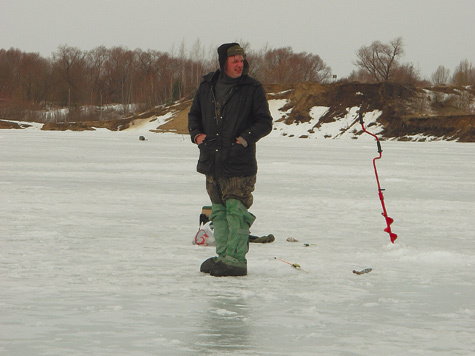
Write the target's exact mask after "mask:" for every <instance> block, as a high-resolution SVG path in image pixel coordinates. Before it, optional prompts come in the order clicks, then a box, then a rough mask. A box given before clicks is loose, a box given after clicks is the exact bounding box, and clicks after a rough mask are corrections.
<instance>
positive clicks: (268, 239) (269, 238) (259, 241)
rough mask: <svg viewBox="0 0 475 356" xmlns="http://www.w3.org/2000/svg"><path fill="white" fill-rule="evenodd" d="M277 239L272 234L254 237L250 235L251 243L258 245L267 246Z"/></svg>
mask: <svg viewBox="0 0 475 356" xmlns="http://www.w3.org/2000/svg"><path fill="white" fill-rule="evenodd" d="M274 240H275V237H274V235H272V234H269V235H266V236H253V235H249V242H252V243H257V244H266V243H270V242H274Z"/></svg>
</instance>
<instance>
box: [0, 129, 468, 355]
mask: <svg viewBox="0 0 475 356" xmlns="http://www.w3.org/2000/svg"><path fill="white" fill-rule="evenodd" d="M147 138H148V141H139V140H138V135H137V132H109V131H106V130H100V131H96V132H69V131H67V132H43V131H37V130H36V131H35V130H2V131H0V183H1V184H0V197H1V199H0V208H1V211H0V246H1V248H0V306H1V318H0V353H2V354H5V355H31V354H35V355H64V354H68V355H84V354H91V355H92V354H93V355H126V354H134V355H150V354H158V355H231V354H236V355H315V354H325V355H369V354H371V355H401V354H424V355H425V354H432V355H468V354H472V353H474V352H475V342H474V340H473V336H472V335H473V333H474V331H475V302H474V300H473V295H474V294H475V287H474V280H473V275H474V272H475V267H474V263H475V242H474V240H473V232H472V231H473V229H472V220H473V217H474V216H475V214H474V213H475V203H474V201H475V183H474V181H473V177H474V175H475V167H474V166H473V164H472V161H473V157H474V154H475V145H472V144H460V143H457V144H456V143H447V142H433V143H402V142H383V149H384V153H383V159H382V160H380V161H378V170H379V173H380V179H381V183H382V186H383V188H386V191H385V193H384V194H385V198H386V206H387V208H388V213H389V215H390V216H391V217H393V218H394V219H395V222H394V224H393V225H392V227H393V230H394V232H396V233H397V234H398V235H399V238H398V240H396V243H395V244H394V245H393V244H391V243H390V242H389V238H388V236H387V234H386V233H384V232H383V228H384V218H383V217H382V216H381V215H380V212H381V206H380V202H379V198H378V196H377V189H376V183H375V180H374V173H373V168H372V165H371V159H372V158H373V157H374V156H375V154H376V145H375V144H374V142H372V141H371V140H368V141H360V140H356V141H354V140H304V139H301V140H298V139H295V140H291V139H286V138H282V137H268V138H264V139H263V140H262V141H261V142H260V143H259V147H258V159H259V166H260V172H259V175H258V183H257V187H256V192H255V204H254V206H253V207H252V209H251V210H252V212H253V213H254V214H255V215H257V220H256V222H255V224H254V226H253V228H252V232H253V233H254V234H257V235H259V234H266V233H270V232H272V233H274V234H275V236H276V241H275V242H274V243H272V244H267V245H259V244H254V245H251V250H250V253H249V255H248V260H249V262H248V263H249V266H248V268H249V275H248V276H246V277H243V278H221V279H220V278H217V279H216V278H212V277H210V276H208V275H204V274H201V273H199V271H198V269H199V264H200V263H201V261H203V260H204V259H205V258H207V257H209V256H211V255H213V252H214V251H213V248H212V247H201V246H194V245H192V243H191V241H192V239H193V236H194V234H195V232H196V231H197V228H198V216H199V213H200V211H201V206H202V205H205V204H207V203H208V198H207V195H206V192H205V189H204V180H203V177H202V176H201V175H199V174H198V173H196V172H195V165H196V160H197V155H198V153H197V149H196V147H195V146H194V145H192V144H191V143H190V141H189V138H188V137H187V136H181V135H173V134H153V135H150V136H147ZM287 237H295V238H296V239H298V240H299V242H295V243H290V242H287V241H286V238H287ZM304 244H309V246H308V247H306V246H304ZM274 257H279V258H282V259H284V260H286V261H291V262H296V263H299V264H300V265H301V266H302V267H303V268H305V269H307V270H308V271H309V272H308V273H306V272H303V271H298V270H295V269H293V268H291V267H290V266H288V265H287V264H285V263H282V262H280V261H277V260H275V259H274ZM365 267H371V268H373V271H372V272H371V273H369V274H365V275H361V276H358V275H355V274H353V273H352V270H353V269H363V268H365Z"/></svg>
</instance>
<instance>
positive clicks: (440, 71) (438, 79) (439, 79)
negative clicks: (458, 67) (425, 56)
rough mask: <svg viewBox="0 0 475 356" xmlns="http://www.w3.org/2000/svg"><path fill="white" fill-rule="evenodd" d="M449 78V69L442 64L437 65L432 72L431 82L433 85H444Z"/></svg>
mask: <svg viewBox="0 0 475 356" xmlns="http://www.w3.org/2000/svg"><path fill="white" fill-rule="evenodd" d="M449 78H450V69H447V68H445V67H444V66H439V67H437V70H436V71H435V72H434V73H433V74H432V77H431V79H432V84H434V85H445V84H447V82H448V81H449Z"/></svg>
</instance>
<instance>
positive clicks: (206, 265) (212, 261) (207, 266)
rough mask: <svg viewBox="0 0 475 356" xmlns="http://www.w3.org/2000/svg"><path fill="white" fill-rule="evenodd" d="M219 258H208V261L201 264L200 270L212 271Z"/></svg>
mask: <svg viewBox="0 0 475 356" xmlns="http://www.w3.org/2000/svg"><path fill="white" fill-rule="evenodd" d="M217 260H218V258H217V257H211V258H208V259H207V260H206V261H204V262H203V263H202V264H201V266H200V272H203V273H210V272H211V269H212V268H213V266H214V265H215V264H216V261H217Z"/></svg>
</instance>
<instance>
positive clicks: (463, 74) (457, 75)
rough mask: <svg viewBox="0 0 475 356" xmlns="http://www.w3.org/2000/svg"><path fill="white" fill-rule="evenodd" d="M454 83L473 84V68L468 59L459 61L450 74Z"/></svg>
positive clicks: (474, 72) (474, 79)
mask: <svg viewBox="0 0 475 356" xmlns="http://www.w3.org/2000/svg"><path fill="white" fill-rule="evenodd" d="M452 84H454V85H475V68H474V67H473V65H472V63H470V62H469V61H468V60H464V61H461V62H460V64H459V65H458V66H457V68H455V71H454V75H453V76H452Z"/></svg>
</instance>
